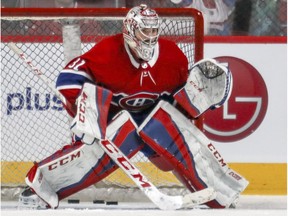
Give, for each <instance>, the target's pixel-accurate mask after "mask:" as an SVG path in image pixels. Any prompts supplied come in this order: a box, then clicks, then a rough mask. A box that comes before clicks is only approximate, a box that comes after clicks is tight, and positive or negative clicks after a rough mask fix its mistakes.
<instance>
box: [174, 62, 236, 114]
mask: <svg viewBox="0 0 288 216" xmlns="http://www.w3.org/2000/svg"><path fill="white" fill-rule="evenodd" d="M231 90H232V74H231V71H230V70H229V68H228V65H226V64H224V63H218V62H217V61H216V60H215V59H203V60H201V61H199V62H197V63H196V64H195V65H194V66H193V68H192V69H191V71H190V74H189V77H188V79H187V82H186V85H185V86H184V87H183V88H182V89H180V90H179V91H178V92H176V94H174V98H175V100H176V101H177V102H178V103H179V104H180V105H181V106H182V107H183V108H184V109H185V110H186V111H187V112H188V113H189V114H190V115H191V116H192V117H194V118H197V117H198V116H199V115H201V114H202V113H204V112H205V111H206V110H208V109H215V108H218V107H221V106H222V105H223V104H224V103H225V101H227V100H228V99H229V96H230V93H231Z"/></svg>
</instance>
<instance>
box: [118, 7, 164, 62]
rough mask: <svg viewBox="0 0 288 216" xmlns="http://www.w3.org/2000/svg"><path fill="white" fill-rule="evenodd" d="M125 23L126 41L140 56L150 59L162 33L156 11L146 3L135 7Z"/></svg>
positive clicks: (146, 59)
mask: <svg viewBox="0 0 288 216" xmlns="http://www.w3.org/2000/svg"><path fill="white" fill-rule="evenodd" d="M123 24H124V32H123V36H124V40H125V42H126V43H127V44H128V45H129V47H130V48H131V49H132V50H134V51H135V52H136V53H137V55H138V56H139V58H141V59H143V60H145V61H149V60H150V59H151V58H152V56H153V52H154V49H155V46H156V44H157V42H158V38H159V35H160V20H159V17H158V14H157V13H156V11H155V10H152V9H150V8H148V7H147V5H144V4H141V5H140V6H137V7H133V8H132V9H131V10H130V11H129V12H128V13H127V16H126V18H125V19H124V21H123Z"/></svg>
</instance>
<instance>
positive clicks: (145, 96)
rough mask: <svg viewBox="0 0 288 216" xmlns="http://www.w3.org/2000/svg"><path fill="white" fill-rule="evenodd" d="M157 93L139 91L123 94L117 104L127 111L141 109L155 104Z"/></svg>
mask: <svg viewBox="0 0 288 216" xmlns="http://www.w3.org/2000/svg"><path fill="white" fill-rule="evenodd" d="M158 98H159V94H155V93H154V94H153V93H147V92H140V93H137V94H133V95H129V96H125V97H123V98H121V99H120V100H119V105H120V106H121V107H122V108H123V109H126V110H129V111H134V112H137V111H141V110H144V109H147V108H148V107H150V106H152V105H153V104H155V102H156V101H157V99H158Z"/></svg>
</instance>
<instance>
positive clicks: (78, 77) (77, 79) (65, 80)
mask: <svg viewBox="0 0 288 216" xmlns="http://www.w3.org/2000/svg"><path fill="white" fill-rule="evenodd" d="M85 82H91V79H89V78H88V77H87V76H82V74H76V73H62V72H61V73H60V75H59V76H58V79H57V81H56V88H57V89H60V88H65V89H67V88H69V86H80V88H81V87H82V85H83V84H84V83H85Z"/></svg>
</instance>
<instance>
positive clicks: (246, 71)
mask: <svg viewBox="0 0 288 216" xmlns="http://www.w3.org/2000/svg"><path fill="white" fill-rule="evenodd" d="M216 59H217V60H218V61H219V62H228V64H229V67H230V69H231V72H232V75H233V89H232V94H231V96H230V98H229V100H228V101H227V102H226V103H225V104H224V105H223V106H222V107H221V108H219V109H216V110H213V111H209V112H207V113H206V114H205V120H204V130H205V134H206V135H207V136H208V137H209V138H210V139H212V140H215V141H219V142H233V141H237V140H241V139H244V138H245V137H247V136H249V135H250V134H252V133H253V132H254V131H255V130H256V129H257V128H258V127H259V126H260V124H261V123H262V121H263V119H264V117H265V114H266V111H267V107H268V92H267V88H266V85H265V82H264V80H263V78H262V77H261V75H260V73H259V72H258V71H257V70H256V69H255V68H254V67H253V66H252V65H250V64H249V63H247V62H245V61H244V60H242V59H238V58H235V57H230V56H225V57H218V58H216Z"/></svg>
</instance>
